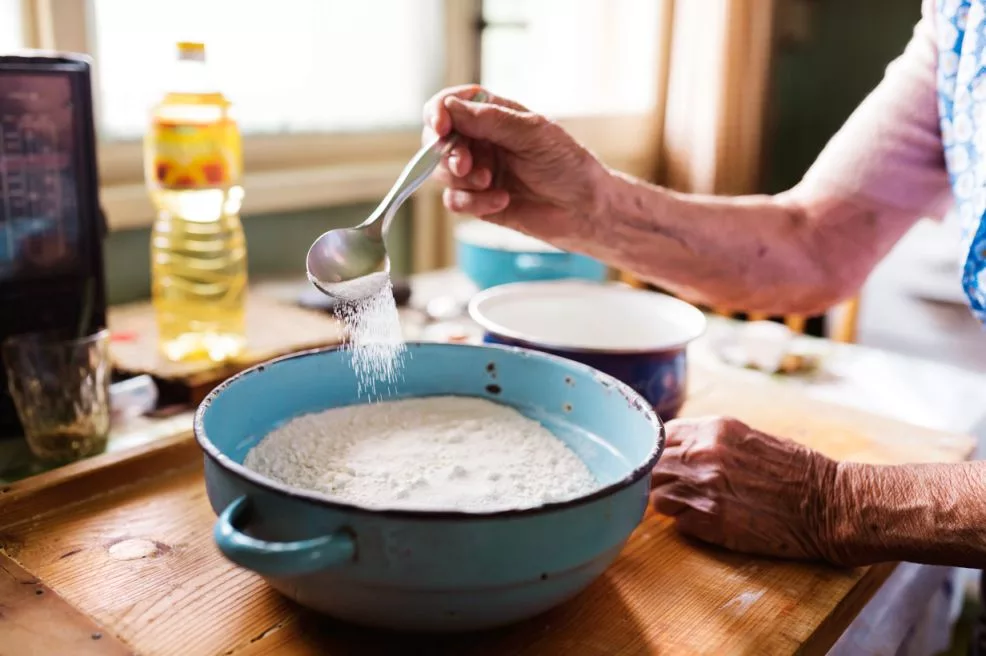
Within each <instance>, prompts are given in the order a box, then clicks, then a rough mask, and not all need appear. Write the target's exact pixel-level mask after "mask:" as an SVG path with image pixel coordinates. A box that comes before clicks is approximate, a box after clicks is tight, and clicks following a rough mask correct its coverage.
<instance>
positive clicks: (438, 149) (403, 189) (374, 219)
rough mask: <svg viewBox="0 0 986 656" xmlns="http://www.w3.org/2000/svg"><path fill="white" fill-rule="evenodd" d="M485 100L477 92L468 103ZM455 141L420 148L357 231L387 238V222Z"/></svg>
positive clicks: (453, 137)
mask: <svg viewBox="0 0 986 656" xmlns="http://www.w3.org/2000/svg"><path fill="white" fill-rule="evenodd" d="M486 98H487V94H486V92H484V91H479V92H478V93H476V94H475V95H474V96H473V97H472V98H471V100H472V101H473V102H484V101H485V100H486ZM458 140H459V135H458V134H456V133H455V132H450V133H449V134H448V135H447V136H445V137H444V138H443V137H438V138H436V139H435V140H434V141H432V142H431V143H429V144H428V145H426V146H424V147H423V148H421V150H419V151H418V152H417V153H416V154H415V155H414V157H413V158H411V161H410V162H408V163H407V166H405V167H404V170H403V171H401V174H400V176H398V178H397V182H396V183H394V186H393V187H391V189H390V191H389V192H387V195H386V196H385V197H384V199H383V202H381V203H380V205H379V206H378V207H377V209H376V211H374V212H373V214H371V215H370V218H369V219H367V220H366V221H365V222H364V223H363V225H362V226H360V227H363V228H365V229H366V230H367V232H369V233H372V234H373V235H374V236H376V237H378V238H382V235H385V234H387V231H388V229H389V228H390V222H391V221H393V219H394V216H395V215H396V214H397V210H398V208H400V206H401V205H403V204H404V202H405V201H407V199H408V198H410V197H411V194H413V193H414V192H415V191H417V190H418V188H419V187H421V185H422V184H424V182H425V180H427V179H428V177H429V176H430V175H431V174H432V173H433V172H434V170H435V169H436V168H437V167H438V165H439V164H440V163H441V161H442V158H443V157H445V155H447V154H448V152H449V151H450V150H451V149H452V147H453V146H454V145H455V143H456V142H457V141H458ZM381 219H382V220H381Z"/></svg>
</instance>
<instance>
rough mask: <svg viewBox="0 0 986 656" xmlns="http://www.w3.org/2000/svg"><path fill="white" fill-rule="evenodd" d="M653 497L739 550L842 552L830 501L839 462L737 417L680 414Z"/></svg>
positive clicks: (699, 532)
mask: <svg viewBox="0 0 986 656" xmlns="http://www.w3.org/2000/svg"><path fill="white" fill-rule="evenodd" d="M667 432H668V442H667V448H666V450H665V452H664V455H663V456H662V458H661V460H660V461H659V463H658V465H657V467H655V468H654V472H653V482H652V485H653V489H652V491H651V501H652V502H653V504H654V506H655V508H656V509H657V510H658V512H661V513H663V514H665V515H669V516H672V517H674V518H675V520H676V523H677V526H678V528H679V530H681V532H682V533H684V534H686V535H690V536H692V537H695V538H698V539H699V540H702V541H704V542H709V543H712V544H717V545H721V546H723V547H726V548H727V549H731V550H734V551H742V552H746V553H755V554H762V555H768V556H779V557H784V558H795V559H809V560H816V559H823V560H830V561H831V560H835V559H834V558H833V557H832V556H831V551H832V550H831V549H829V548H828V547H827V542H828V540H827V538H826V534H827V532H828V531H827V526H828V522H827V521H826V515H827V508H828V507H829V503H828V502H829V501H830V500H831V494H833V493H834V491H835V490H834V488H835V478H836V472H837V465H836V463H835V462H834V461H832V460H830V459H829V458H826V457H825V456H823V455H821V454H820V453H817V452H815V451H812V450H811V449H808V448H807V447H804V446H802V445H800V444H797V443H795V442H791V441H789V440H781V439H778V438H775V437H771V436H769V435H766V434H764V433H761V432H759V431H756V430H753V429H752V428H750V427H749V426H746V425H745V424H743V423H742V422H740V421H737V420H735V419H722V418H713V419H700V420H676V421H672V422H669V423H668V425H667Z"/></svg>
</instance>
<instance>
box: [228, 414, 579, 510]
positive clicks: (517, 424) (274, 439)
mask: <svg viewBox="0 0 986 656" xmlns="http://www.w3.org/2000/svg"><path fill="white" fill-rule="evenodd" d="M244 465H246V467H248V468H249V469H252V470H253V471H255V472H257V473H258V474H261V475H263V476H267V477H269V478H272V479H274V480H276V481H279V482H281V483H284V484H286V485H289V486H292V487H297V488H302V489H306V490H313V491H316V492H320V493H322V494H324V495H326V496H327V497H329V498H331V499H333V500H335V501H339V502H343V503H352V504H355V505H359V506H366V507H372V508H378V509H384V508H386V509H395V510H396V509H401V510H460V511H468V512H492V511H497V510H509V509H517V508H530V507H534V506H539V505H542V504H544V503H549V502H554V501H563V500H566V499H571V498H574V497H579V496H583V495H585V494H589V493H591V492H592V491H593V490H595V489H596V488H597V487H598V484H597V483H596V480H595V478H594V477H593V476H592V474H591V473H590V472H589V469H588V468H587V467H586V466H585V463H583V462H582V460H581V459H580V458H579V457H578V456H577V455H575V453H574V452H572V451H571V450H570V449H569V448H568V447H567V446H566V445H565V444H564V443H563V442H562V441H561V440H559V439H558V438H557V437H555V436H554V435H552V434H551V432H550V431H548V430H547V429H546V428H544V427H543V426H542V425H541V424H540V423H538V422H537V421H534V420H532V419H528V418H527V417H525V416H523V415H522V414H520V413H519V412H517V411H516V410H514V409H513V408H510V407H507V406H504V405H500V404H497V403H492V402H490V401H487V400H485V399H480V398H473V397H461V396H435V397H425V398H419V399H407V400H401V401H386V402H380V403H374V404H368V405H353V406H347V407H342V408H333V409H330V410H326V411H324V412H319V413H314V414H309V415H304V416H301V417H297V418H295V419H293V420H291V421H289V422H288V423H286V424H285V425H283V426H281V427H279V428H277V429H275V430H274V431H272V432H271V433H269V434H268V435H267V436H266V437H264V439H263V440H261V441H260V443H259V444H257V445H256V446H255V447H254V448H253V449H251V450H250V452H249V453H248V454H247V457H246V460H245V461H244Z"/></svg>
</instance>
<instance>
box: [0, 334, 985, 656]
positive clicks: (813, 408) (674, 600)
mask: <svg viewBox="0 0 986 656" xmlns="http://www.w3.org/2000/svg"><path fill="white" fill-rule="evenodd" d="M699 352H700V351H699ZM694 360H696V363H695V365H694V366H693V369H692V376H691V381H690V395H689V401H688V403H687V405H686V408H685V410H684V414H686V415H689V416H697V415H706V414H729V415H734V416H738V417H739V418H741V419H744V420H746V421H747V422H748V423H750V424H752V425H754V426H755V427H757V428H760V429H762V430H766V431H769V432H773V433H777V434H783V435H787V436H789V437H791V438H793V439H797V440H799V441H802V442H804V443H806V444H808V445H810V446H812V447H814V448H818V449H820V450H821V451H823V452H825V453H827V454H829V455H831V456H833V457H837V458H845V459H853V460H860V461H867V462H883V463H896V462H913V461H926V460H937V461H959V460H962V459H964V458H966V457H967V456H968V454H969V452H970V451H971V449H972V444H973V443H972V440H970V439H968V438H965V437H962V436H959V435H955V434H950V433H945V432H942V431H939V430H934V429H930V428H922V427H917V426H913V425H905V424H901V423H898V422H896V421H894V420H891V419H887V418H881V417H879V416H875V415H871V414H867V413H863V412H861V411H859V410H855V409H850V408H847V407H844V406H838V405H832V404H827V403H824V402H820V401H818V400H816V399H813V398H811V397H812V395H811V394H809V393H806V392H805V390H804V389H800V388H799V385H798V384H787V385H783V384H778V383H777V382H775V381H771V380H770V379H769V378H767V377H765V376H762V375H757V374H753V375H751V372H744V371H738V370H734V369H731V368H726V367H718V366H716V365H715V364H714V363H713V362H711V361H708V362H703V358H702V357H697V358H694ZM107 472H109V474H107ZM213 520H214V516H213V514H212V511H211V510H210V509H209V507H208V505H207V503H206V501H205V496H204V489H203V487H202V481H201V464H200V457H199V453H198V451H197V447H196V446H195V445H194V443H192V442H190V441H189V440H188V439H187V438H186V437H181V436H179V437H173V438H165V439H164V440H157V441H154V442H152V443H150V444H147V445H144V446H142V447H136V448H134V449H131V450H123V451H117V452H115V453H110V454H107V455H105V456H101V457H99V458H94V459H90V460H87V461H84V462H81V463H76V464H74V465H71V466H69V467H65V468H62V469H60V470H56V471H53V472H49V473H46V474H42V475H40V476H36V477H33V478H30V479H26V480H24V481H21V482H18V483H14V484H11V485H7V486H6V487H2V488H0V544H2V545H3V553H2V554H0V570H3V571H0V636H4V639H2V640H0V655H6V654H18V655H19V654H24V653H30V651H29V647H32V646H34V647H35V648H38V649H39V651H40V652H41V653H73V654H76V653H78V654H83V653H94V654H116V653H129V652H131V651H134V652H136V653H141V654H218V653H225V654H236V655H238V656H241V655H246V654H260V653H275V652H276V653H284V654H290V655H294V654H319V653H325V654H350V653H352V654H367V653H396V652H401V653H455V654H464V653H488V654H514V653H530V654H554V653H564V654H615V653H623V654H637V653H661V654H668V653H685V654H691V653H715V654H733V653H736V654H740V653H742V654H790V653H825V652H826V650H827V649H828V648H829V647H830V646H831V645H832V644H833V643H834V642H835V641H836V640H837V639H838V638H839V636H840V635H842V633H843V632H844V631H845V629H846V627H848V626H849V625H850V624H851V622H852V620H853V618H854V617H855V616H856V615H857V614H858V613H859V611H860V609H861V608H863V606H864V605H865V604H866V602H867V600H868V599H869V598H870V597H871V595H873V593H874V592H875V591H876V590H878V589H879V588H880V586H881V585H882V584H883V582H884V581H885V580H886V579H887V577H888V576H890V575H891V573H892V572H893V570H894V567H893V565H884V566H879V567H872V568H861V569H858V570H849V571H847V570H836V569H832V568H828V567H825V566H820V565H817V566H816V565H805V564H800V563H790V562H779V561H773V560H767V559H759V558H751V557H747V556H742V555H738V554H732V553H727V552H725V551H722V550H718V549H714V548H709V547H706V546H703V545H699V544H696V543H694V542H690V541H688V540H685V539H683V538H682V537H681V536H680V535H678V533H677V532H676V531H675V530H674V527H673V523H672V522H671V521H670V520H669V519H667V518H664V517H662V516H659V515H657V514H654V513H649V514H648V515H647V517H646V518H645V520H644V522H643V523H642V525H641V526H640V527H639V528H638V530H637V531H636V532H635V533H634V535H633V537H632V539H631V541H630V543H629V544H628V545H627V547H626V549H625V550H624V552H623V554H622V555H621V557H620V558H619V560H618V561H617V562H616V563H615V564H614V565H613V567H612V568H610V570H609V571H608V572H607V573H606V574H605V575H604V576H603V577H602V578H601V579H600V580H598V581H597V582H596V583H595V584H594V585H593V586H591V587H590V588H589V589H588V590H587V591H586V592H585V593H583V594H582V595H580V596H579V597H577V598H576V599H574V600H573V601H571V602H569V603H568V604H565V605H563V606H562V607H559V608H558V609H555V610H554V611H551V612H550V613H548V614H546V615H544V616H542V617H539V618H535V619H534V620H531V621H529V622H526V623H523V624H521V625H519V626H515V627H509V628H507V629H503V630H500V631H494V632H488V633H484V634H480V635H470V636H462V637H457V638H451V639H420V638H411V637H405V636H398V637H395V636H391V635H383V634H379V633H374V632H371V631H365V630H361V629H356V628H352V627H347V626H343V625H341V624H339V623H336V622H333V621H330V620H326V619H324V618H320V617H316V616H314V615H312V614H310V613H308V612H306V611H303V610H302V609H299V608H298V607H296V606H294V605H293V604H291V603H289V602H287V601H286V600H284V599H283V598H282V597H280V596H279V595H277V594H276V593H274V592H272V591H271V590H270V589H269V588H267V586H266V585H265V584H264V583H263V581H262V580H261V579H260V578H259V577H257V576H255V575H253V574H252V573H250V572H247V571H243V570H240V569H238V568H236V567H235V566H233V565H232V564H230V563H228V562H227V561H225V560H224V559H223V558H222V556H221V555H220V554H219V553H218V552H217V550H216V549H215V547H214V545H213V543H212V540H211V534H210V528H211V524H212V522H213ZM39 591H40V593H39Z"/></svg>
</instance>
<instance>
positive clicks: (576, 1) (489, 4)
mask: <svg viewBox="0 0 986 656" xmlns="http://www.w3.org/2000/svg"><path fill="white" fill-rule="evenodd" d="M669 7H670V0H170V1H169V2H166V3H162V2H145V1H136V0H0V49H8V48H13V47H16V46H18V45H21V44H24V45H29V46H32V47H39V48H44V49H51V50H63V51H73V52H79V51H85V52H88V53H89V54H90V55H92V57H93V60H94V63H95V68H94V92H95V100H96V113H97V121H98V124H97V133H98V136H99V141H100V152H99V167H100V180H101V183H102V190H101V199H102V203H103V206H104V209H105V211H106V214H107V218H108V220H109V225H110V227H111V229H120V228H128V227H137V226H142V225H147V224H148V223H149V222H150V221H151V218H152V215H153V212H152V209H151V206H150V203H149V201H148V198H147V192H146V190H145V188H144V180H143V167H142V164H141V162H142V148H141V143H140V141H141V137H142V136H143V134H144V131H145V130H146V128H147V122H148V118H149V116H148V115H149V111H150V108H151V106H152V105H153V103H154V102H156V101H157V100H158V99H159V98H160V97H161V96H162V94H163V93H164V92H165V90H166V89H167V86H168V85H167V81H168V76H169V73H170V70H171V67H172V64H173V61H174V58H175V43H176V42H177V41H181V40H194V41H203V42H204V43H205V44H206V52H207V57H208V60H209V62H210V67H211V68H212V70H213V72H214V74H215V77H216V79H217V82H218V83H219V86H220V87H221V88H222V90H223V92H224V93H225V94H226V95H227V96H228V97H229V98H230V100H232V101H233V102H234V104H235V107H236V112H237V115H238V118H239V120H240V126H241V129H242V131H243V133H244V142H243V143H244V145H243V152H244V160H245V179H244V186H245V188H246V197H245V203H244V212H245V213H265V212H279V211H285V210H292V209H303V208H311V207H319V206H326V205H331V204H340V203H352V202H362V201H374V200H378V199H379V198H381V197H382V196H383V194H384V193H386V191H387V190H388V189H389V188H390V186H391V185H392V184H393V181H394V179H395V177H396V175H397V174H398V173H399V171H400V170H401V168H403V166H404V165H405V164H406V162H407V159H408V157H409V156H410V155H411V154H413V152H414V150H415V148H417V146H418V144H419V139H420V124H421V108H422V105H423V103H424V102H425V100H426V99H427V98H428V97H429V96H430V95H431V94H432V93H434V92H435V91H436V90H437V89H439V88H440V87H442V86H444V85H446V84H461V83H464V82H469V81H474V80H475V79H476V78H477V77H479V79H480V80H481V81H482V82H483V83H485V84H487V85H488V86H490V87H491V88H492V89H493V90H495V91H496V92H498V93H500V94H502V95H505V96H509V97H513V98H516V99H517V100H518V101H520V102H523V103H524V104H526V105H528V106H529V107H531V109H533V110H535V111H541V112H544V113H546V114H549V115H551V116H553V117H555V118H558V119H559V120H560V121H561V122H562V123H563V124H564V125H565V126H566V127H568V128H569V129H570V130H571V131H572V132H573V134H575V135H576V137H577V138H579V139H580V140H582V141H583V142H584V143H586V144H587V145H588V146H589V147H590V148H592V149H593V151H595V152H596V153H597V154H598V155H599V156H600V157H602V158H603V159H604V160H606V161H607V162H608V163H610V164H611V165H613V166H617V167H620V168H624V169H626V170H629V171H631V172H644V171H645V169H647V168H649V167H650V166H651V165H652V163H653V162H652V159H653V155H654V152H655V144H656V139H654V138H652V136H653V132H649V131H650V130H652V129H653V128H654V127H655V125H656V124H657V123H658V121H655V120H654V117H655V111H656V110H657V109H658V108H659V107H660V106H661V104H662V102H663V101H662V99H661V97H660V96H661V92H660V88H661V87H660V77H661V75H660V72H661V68H662V66H663V62H664V61H665V60H664V56H663V55H662V54H661V53H662V52H663V49H664V48H665V46H666V44H664V43H662V39H663V38H664V36H663V35H664V32H665V31H666V30H667V29H668V16H669V15H670V11H669ZM22 11H23V12H24V13H23V16H22ZM25 18H26V19H27V20H25ZM425 194H431V195H430V196H428V198H427V199H425ZM419 200H420V201H421V202H420V203H418V202H417V201H419ZM417 206H421V207H425V206H427V207H430V208H432V209H431V210H429V211H433V212H436V213H437V212H439V211H440V203H439V202H438V201H437V197H436V196H435V195H434V189H432V190H430V191H427V190H423V192H422V195H421V197H420V198H416V202H415V207H417ZM412 209H414V208H412ZM415 211H417V210H415ZM422 211H424V210H422ZM433 218H439V220H440V221H441V220H443V219H440V217H437V215H436V217H433ZM425 223H427V221H425V220H423V221H422V224H421V225H424V224H425ZM431 225H438V224H436V223H434V221H432V224H431ZM438 231H440V230H439V229H438V228H435V230H434V232H436V233H437V232H438ZM422 232H423V233H427V232H428V229H427V228H425V229H423V230H422ZM436 239H438V240H441V239H443V237H441V236H438V237H436ZM436 248H437V247H436ZM432 250H436V249H432ZM423 259H427V258H423Z"/></svg>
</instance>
